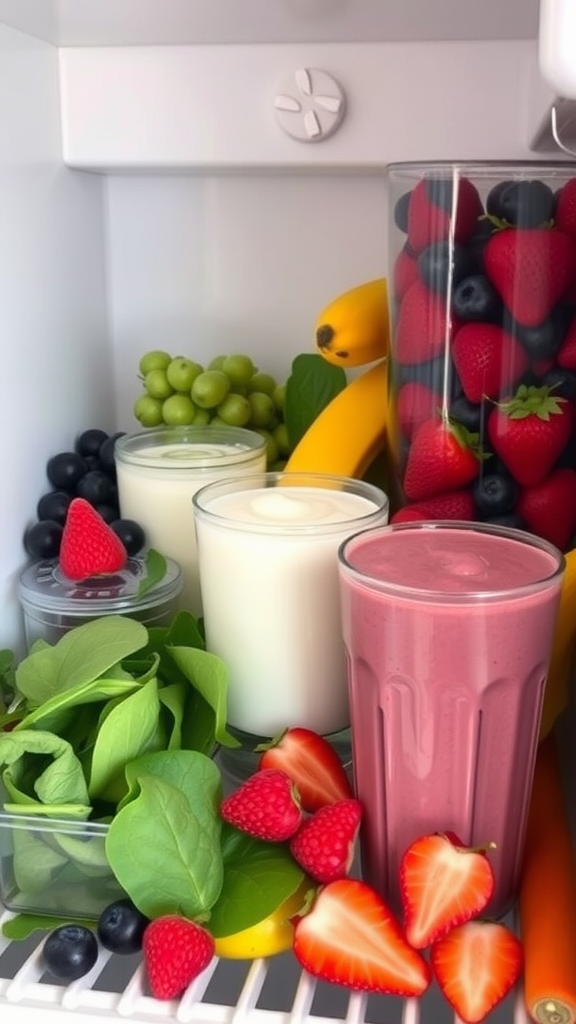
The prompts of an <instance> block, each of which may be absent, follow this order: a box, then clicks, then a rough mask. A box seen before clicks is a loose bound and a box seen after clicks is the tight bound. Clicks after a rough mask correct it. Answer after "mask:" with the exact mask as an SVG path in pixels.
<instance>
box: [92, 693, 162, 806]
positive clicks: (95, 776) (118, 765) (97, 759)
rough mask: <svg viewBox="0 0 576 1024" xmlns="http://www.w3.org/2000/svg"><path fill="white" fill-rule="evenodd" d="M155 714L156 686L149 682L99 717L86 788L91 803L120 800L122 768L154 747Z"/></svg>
mask: <svg viewBox="0 0 576 1024" xmlns="http://www.w3.org/2000/svg"><path fill="white" fill-rule="evenodd" d="M159 714H160V701H159V700H158V684H157V681H156V679H150V680H149V681H148V682H147V683H145V685H144V686H142V687H140V688H139V689H138V690H137V691H136V693H133V694H131V695H130V696H128V697H124V699H123V700H120V701H118V702H117V703H115V705H114V706H113V707H112V709H111V710H110V712H109V713H108V714H105V715H103V716H102V721H101V723H100V727H99V729H98V733H97V735H96V742H95V744H94V749H93V751H92V765H91V769H90V783H89V787H88V792H89V794H90V798H91V799H92V800H96V799H100V800H106V801H108V802H111V803H114V804H116V803H118V801H119V800H120V799H121V798H122V796H123V795H124V793H125V792H126V777H125V767H126V765H127V764H128V763H129V762H130V761H133V760H135V758H137V757H140V756H141V755H142V754H145V753H147V752H148V751H149V750H152V749H154V748H155V744H154V741H155V739H156V738H157V736H158V717H159Z"/></svg>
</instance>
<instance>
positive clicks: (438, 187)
mask: <svg viewBox="0 0 576 1024" xmlns="http://www.w3.org/2000/svg"><path fill="white" fill-rule="evenodd" d="M455 192H456V194H454V193H455ZM482 213H483V208H482V201H481V199H480V196H479V194H478V189H477V188H476V186H475V185H474V184H473V182H471V181H470V180H469V179H468V178H458V179H453V178H451V177H450V178H448V177H447V178H432V177H430V178H423V179H422V181H419V182H418V184H417V185H416V187H415V188H414V189H413V190H412V194H411V196H410V203H409V206H408V242H409V244H410V246H411V248H412V250H413V251H414V252H417V253H419V252H421V251H422V249H425V248H426V247H427V246H429V245H430V244H431V243H432V242H438V241H442V240H445V239H447V238H449V237H453V238H454V241H456V242H467V241H468V240H469V239H470V238H471V237H472V235H473V234H474V231H475V230H476V226H477V223H478V218H479V217H481V216H482Z"/></svg>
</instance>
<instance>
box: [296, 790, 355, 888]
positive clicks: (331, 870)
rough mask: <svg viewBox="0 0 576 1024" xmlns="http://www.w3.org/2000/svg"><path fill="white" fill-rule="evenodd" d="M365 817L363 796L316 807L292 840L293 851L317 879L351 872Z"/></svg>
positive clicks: (331, 879) (312, 876)
mask: <svg viewBox="0 0 576 1024" xmlns="http://www.w3.org/2000/svg"><path fill="white" fill-rule="evenodd" d="M361 819H362V804H361V803H360V801H359V800H354V799H351V800H339V801H338V803H335V804H328V805H327V806H326V807H321V808H320V810H319V811H316V813H315V814H313V815H312V817H311V818H308V819H307V821H305V822H303V824H302V825H301V826H300V828H299V829H298V831H297V833H296V835H295V836H293V837H292V839H291V841H290V852H291V853H292V856H293V857H294V859H295V860H297V861H298V863H299V864H300V867H302V868H304V871H306V873H307V874H308V875H310V877H311V878H313V879H314V880H315V881H316V882H322V883H327V882H333V881H335V880H336V879H337V878H345V877H346V875H348V873H349V871H350V868H351V867H352V862H353V860H354V852H355V848H356V839H357V836H358V830H359V828H360V821H361Z"/></svg>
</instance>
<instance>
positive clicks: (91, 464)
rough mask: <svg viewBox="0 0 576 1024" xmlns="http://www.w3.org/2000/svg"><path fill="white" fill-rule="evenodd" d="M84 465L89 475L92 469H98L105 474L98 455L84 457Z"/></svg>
mask: <svg viewBox="0 0 576 1024" xmlns="http://www.w3.org/2000/svg"><path fill="white" fill-rule="evenodd" d="M82 458H83V459H84V465H85V466H86V472H87V473H89V472H90V470H92V469H97V470H99V471H100V472H103V468H102V463H101V462H100V459H99V458H98V456H97V455H83V456H82Z"/></svg>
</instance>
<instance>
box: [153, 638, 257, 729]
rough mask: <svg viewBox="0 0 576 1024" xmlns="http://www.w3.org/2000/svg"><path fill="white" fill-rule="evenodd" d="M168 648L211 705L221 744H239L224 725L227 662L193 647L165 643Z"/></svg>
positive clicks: (172, 656)
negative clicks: (170, 645) (168, 645)
mask: <svg viewBox="0 0 576 1024" xmlns="http://www.w3.org/2000/svg"><path fill="white" fill-rule="evenodd" d="M167 650H168V652H169V654H170V657H171V658H173V659H174V661H175V663H176V665H177V666H178V668H179V669H180V671H181V672H182V673H183V675H184V676H185V677H186V678H187V679H188V680H189V681H190V682H191V683H192V685H193V686H194V688H195V689H196V690H197V691H198V693H199V694H200V696H201V697H203V699H204V700H205V701H206V703H207V704H208V705H209V707H210V708H211V709H212V711H213V713H214V736H215V738H216V740H217V742H218V743H221V744H222V746H224V747H237V746H239V745H240V744H239V742H238V741H237V740H236V738H235V737H234V736H232V734H231V733H229V732H228V730H227V728H226V715H227V702H228V666H227V665H226V664H225V663H224V662H223V661H222V659H221V658H218V657H217V656H216V655H215V654H211V653H210V652H209V651H202V650H199V649H197V648H193V647H168V648H167ZM199 745H201V744H200V743H199Z"/></svg>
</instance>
